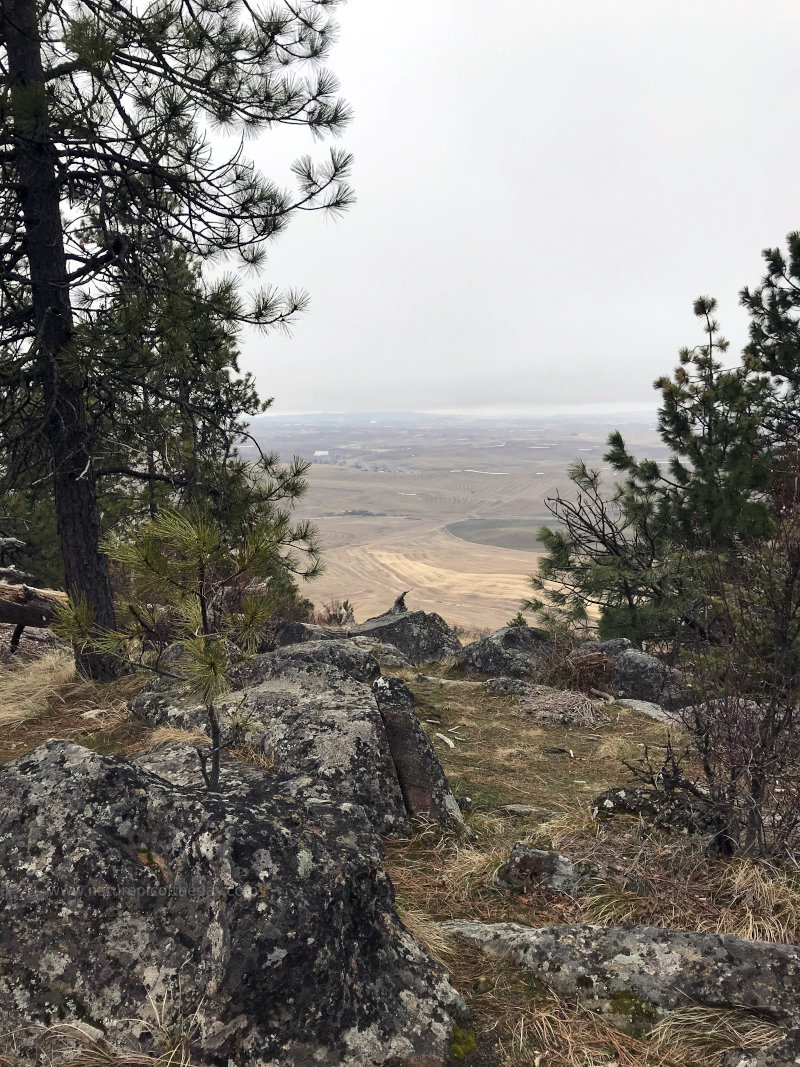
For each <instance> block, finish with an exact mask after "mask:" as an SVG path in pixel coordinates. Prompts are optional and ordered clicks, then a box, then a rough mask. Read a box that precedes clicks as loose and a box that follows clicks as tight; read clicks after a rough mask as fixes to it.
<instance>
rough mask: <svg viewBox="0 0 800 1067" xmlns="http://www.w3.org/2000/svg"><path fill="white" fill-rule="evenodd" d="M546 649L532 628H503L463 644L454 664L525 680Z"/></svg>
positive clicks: (481, 672) (546, 645) (545, 642)
mask: <svg viewBox="0 0 800 1067" xmlns="http://www.w3.org/2000/svg"><path fill="white" fill-rule="evenodd" d="M548 647H549V645H548V642H547V639H546V638H545V637H544V635H543V634H542V633H541V632H540V631H539V630H536V629H534V628H533V627H532V626H505V627H503V629H502V630H497V631H496V632H495V633H493V634H489V635H488V636H486V637H481V638H479V640H477V641H473V642H472V644H471V645H467V646H466V647H465V648H464V649H462V651H461V652H460V653H459V655H458V659H457V662H458V663H459V665H460V666H462V667H466V668H467V669H468V670H471V671H474V672H475V673H476V674H484V675H488V676H490V677H493V678H527V677H529V676H530V675H531V674H533V673H534V671H535V669H536V666H537V663H538V661H539V660H540V659H541V657H542V655H543V654H544V653H545V652H546V651H547V649H548Z"/></svg>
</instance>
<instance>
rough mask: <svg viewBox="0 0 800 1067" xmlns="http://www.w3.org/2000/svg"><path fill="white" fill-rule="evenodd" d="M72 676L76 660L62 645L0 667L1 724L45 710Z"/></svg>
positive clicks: (27, 718)
mask: <svg viewBox="0 0 800 1067" xmlns="http://www.w3.org/2000/svg"><path fill="white" fill-rule="evenodd" d="M74 678H75V660H74V658H73V656H72V654H71V653H70V652H66V651H64V650H63V649H56V650H54V651H53V652H47V653H46V654H45V655H44V656H42V657H41V658H40V659H34V660H20V661H19V662H18V663H13V664H12V665H10V666H7V667H3V668H0V726H15V725H17V724H18V723H22V722H27V721H28V720H29V719H35V718H38V717H39V716H41V715H44V714H46V712H47V711H48V710H49V708H50V701H51V699H53V697H54V696H56V695H57V694H58V693H59V691H60V690H61V689H62V688H63V687H64V686H66V685H67V684H68V683H69V682H71V681H73V680H74Z"/></svg>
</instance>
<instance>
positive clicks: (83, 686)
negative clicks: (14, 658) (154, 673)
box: [0, 651, 149, 763]
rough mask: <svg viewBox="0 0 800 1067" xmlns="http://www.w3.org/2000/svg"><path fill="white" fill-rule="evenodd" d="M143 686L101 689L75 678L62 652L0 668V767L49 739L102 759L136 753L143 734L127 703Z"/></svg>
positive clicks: (133, 679)
mask: <svg viewBox="0 0 800 1067" xmlns="http://www.w3.org/2000/svg"><path fill="white" fill-rule="evenodd" d="M145 681H146V679H145V678H143V677H142V676H141V675H128V676H126V677H123V678H120V679H118V680H117V681H115V682H107V683H100V682H90V681H87V680H86V679H82V678H77V677H76V676H75V667H74V664H73V661H72V657H71V656H70V655H69V654H68V653H66V652H63V651H57V652H53V653H48V654H47V655H45V656H42V657H41V658H39V659H34V660H27V661H23V662H20V663H19V664H16V663H15V664H13V665H11V666H8V665H4V666H2V667H0V727H2V731H0V763H4V762H7V761H8V760H11V759H15V758H16V757H17V756H21V755H23V754H24V753H25V752H29V751H30V750H31V749H33V748H36V747H37V745H40V744H42V743H43V742H44V741H47V740H49V739H50V738H52V737H61V738H66V739H69V740H75V741H78V742H80V743H81V744H84V745H86V746H87V747H89V748H94V749H96V750H97V751H100V752H104V753H108V754H111V753H116V752H119V753H120V754H126V753H128V752H133V751H137V750H138V749H139V748H140V747H141V743H142V740H143V738H145V737H146V736H147V735H148V733H149V731H147V730H146V729H145V727H144V726H142V725H141V724H138V723H135V722H133V721H132V720H131V717H130V714H129V712H128V701H129V700H130V699H131V697H132V696H133V695H134V694H135V693H136V692H137V691H138V690H139V689H140V688H141V687H142V685H143V684H144V682H145ZM3 713H5V714H3Z"/></svg>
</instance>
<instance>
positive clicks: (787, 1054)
mask: <svg viewBox="0 0 800 1067" xmlns="http://www.w3.org/2000/svg"><path fill="white" fill-rule="evenodd" d="M798 1063H800V1029H794V1030H790V1031H789V1032H788V1033H787V1034H786V1036H785V1037H784V1038H783V1040H782V1041H779V1042H778V1043H777V1044H776V1045H767V1047H766V1048H762V1049H760V1050H759V1051H758V1052H753V1051H752V1050H750V1049H747V1050H745V1049H733V1050H732V1051H731V1052H728V1053H726V1054H725V1056H723V1058H722V1067H797V1064H798Z"/></svg>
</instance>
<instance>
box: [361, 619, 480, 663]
mask: <svg viewBox="0 0 800 1067" xmlns="http://www.w3.org/2000/svg"><path fill="white" fill-rule="evenodd" d="M348 632H349V634H350V635H351V636H353V635H355V636H362V637H370V638H372V639H373V640H375V641H381V642H384V643H386V644H389V645H394V646H395V647H396V648H398V649H399V650H400V652H402V654H403V655H404V656H406V658H407V659H408V660H409V662H410V663H413V664H414V666H415V667H421V666H423V665H424V664H426V663H446V662H448V661H449V660H451V659H453V658H454V657H455V656H456V655H457V654H458V652H460V650H461V642H460V641H459V640H458V638H457V637H456V635H455V634H454V633H453V631H452V630H451V629H450V627H449V626H448V625H447V623H446V622H445V621H444V619H443V618H442V617H441V615H437V614H436V613H435V612H426V611H405V612H402V613H399V614H398V613H393V612H391V611H390V612H387V613H386V614H385V615H378V616H377V617H376V618H374V619H367V621H366V622H362V623H361V624H360V625H358V626H351V627H349V630H348Z"/></svg>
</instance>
